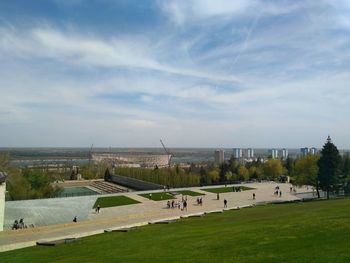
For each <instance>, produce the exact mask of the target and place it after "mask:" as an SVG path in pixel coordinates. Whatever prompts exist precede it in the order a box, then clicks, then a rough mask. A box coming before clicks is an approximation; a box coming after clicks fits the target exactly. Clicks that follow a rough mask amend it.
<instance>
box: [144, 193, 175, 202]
mask: <svg viewBox="0 0 350 263" xmlns="http://www.w3.org/2000/svg"><path fill="white" fill-rule="evenodd" d="M140 196H142V197H145V198H147V199H150V198H149V194H148V193H147V194H140ZM169 199H175V197H174V196H173V195H172V194H169V193H166V192H158V193H152V200H153V201H163V200H169Z"/></svg>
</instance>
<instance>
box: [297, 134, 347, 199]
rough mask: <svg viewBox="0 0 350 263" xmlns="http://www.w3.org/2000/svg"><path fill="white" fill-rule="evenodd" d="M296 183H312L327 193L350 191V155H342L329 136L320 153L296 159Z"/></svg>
mask: <svg viewBox="0 0 350 263" xmlns="http://www.w3.org/2000/svg"><path fill="white" fill-rule="evenodd" d="M292 174H293V175H294V177H293V179H294V181H293V182H294V183H295V184H297V185H312V186H314V187H315V188H316V191H317V195H318V197H320V193H319V190H320V189H321V190H323V191H325V192H326V193H327V198H329V193H330V192H331V191H339V190H341V189H342V190H344V191H345V192H346V193H349V192H350V156H349V154H346V155H344V156H340V154H339V151H338V149H337V147H336V146H335V145H334V144H333V143H332V141H331V139H330V138H329V137H328V139H327V142H326V144H325V145H324V146H323V149H322V151H321V153H320V155H308V156H305V157H303V158H300V159H298V160H296V162H295V164H294V166H293V167H292Z"/></svg>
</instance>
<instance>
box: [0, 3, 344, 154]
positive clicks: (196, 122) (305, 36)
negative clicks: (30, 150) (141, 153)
mask: <svg viewBox="0 0 350 263" xmlns="http://www.w3.org/2000/svg"><path fill="white" fill-rule="evenodd" d="M0 60H1V63H0V98H1V101H0V147H89V146H90V145H91V144H92V143H93V144H94V145H95V146H96V147H109V146H111V147H161V145H160V142H159V139H160V138H162V139H163V141H164V143H165V144H166V146H167V147H201V148H205V147H211V148H220V147H223V148H234V147H240V148H248V147H253V148H272V147H276V148H300V147H305V146H306V147H317V148H321V147H322V146H323V144H324V143H325V142H326V139H327V136H328V135H330V136H331V137H332V140H333V142H334V143H335V145H336V146H337V147H338V148H340V149H350V140H349V131H350V123H349V121H348V120H349V116H350V88H349V83H350V1H346V0H339V1H333V0H320V1H311V0H309V1H307V0H306V1H298V0H289V1H288V0H282V1H268V0H261V1H257V0H251V1H245V0H235V1H232V0H216V1H211V0H202V1H200V0H179V1H174V0H164V1H160V0H159V1H158V0H154V1H150V0H142V1H138V0H129V1H125V0H119V1H118V0H110V1H108V0H89V1H87V0H70V1H68V0H67V1H65V0H36V1H26V0H12V1H1V2H0Z"/></svg>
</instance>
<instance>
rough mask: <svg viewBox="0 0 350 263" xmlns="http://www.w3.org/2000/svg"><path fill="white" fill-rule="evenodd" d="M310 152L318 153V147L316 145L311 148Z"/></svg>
mask: <svg viewBox="0 0 350 263" xmlns="http://www.w3.org/2000/svg"><path fill="white" fill-rule="evenodd" d="M309 153H310V154H312V155H315V154H316V153H317V149H316V148H315V147H312V148H310V151H309Z"/></svg>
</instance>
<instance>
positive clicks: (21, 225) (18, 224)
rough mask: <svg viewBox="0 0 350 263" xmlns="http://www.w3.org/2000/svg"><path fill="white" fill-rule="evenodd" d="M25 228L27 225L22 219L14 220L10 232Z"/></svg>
mask: <svg viewBox="0 0 350 263" xmlns="http://www.w3.org/2000/svg"><path fill="white" fill-rule="evenodd" d="M23 228H27V225H26V224H25V223H24V219H23V218H21V219H20V220H19V221H18V220H17V219H16V220H15V222H14V223H13V226H12V230H14V229H23Z"/></svg>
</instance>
